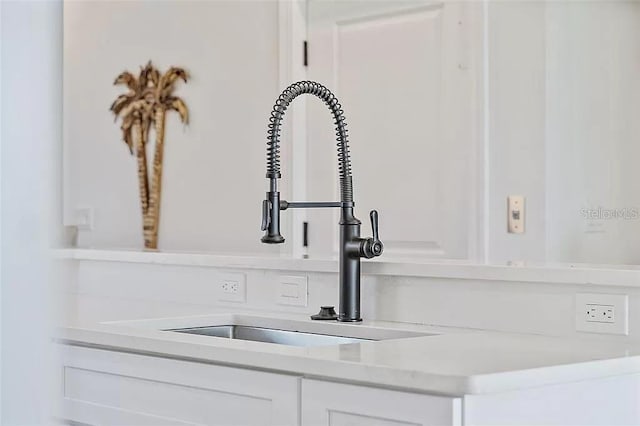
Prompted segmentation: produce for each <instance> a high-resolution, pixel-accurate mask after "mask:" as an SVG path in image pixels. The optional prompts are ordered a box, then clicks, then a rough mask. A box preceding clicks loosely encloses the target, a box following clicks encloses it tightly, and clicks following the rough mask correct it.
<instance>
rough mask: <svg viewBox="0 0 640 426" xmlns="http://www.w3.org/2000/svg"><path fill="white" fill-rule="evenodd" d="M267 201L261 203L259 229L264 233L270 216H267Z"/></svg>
mask: <svg viewBox="0 0 640 426" xmlns="http://www.w3.org/2000/svg"><path fill="white" fill-rule="evenodd" d="M269 207H270V206H269V200H263V201H262V226H261V227H260V229H262V230H263V231H266V230H267V228H268V227H269V221H270V217H269V216H270V215H269Z"/></svg>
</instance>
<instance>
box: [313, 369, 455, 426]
mask: <svg viewBox="0 0 640 426" xmlns="http://www.w3.org/2000/svg"><path fill="white" fill-rule="evenodd" d="M461 416H462V404H461V400H460V398H451V397H443V396H434V395H424V394H417V393H409V392H400V391H393V390H387V389H377V388H370V387H365V386H357V385H348V384H341V383H331V382H324V381H319V380H307V379H303V380H302V426H316V425H318V426H319V425H322V426H400V425H402V426H407V425H416V426H417V425H420V426H427V425H460V424H462V418H461Z"/></svg>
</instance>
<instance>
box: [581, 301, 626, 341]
mask: <svg viewBox="0 0 640 426" xmlns="http://www.w3.org/2000/svg"><path fill="white" fill-rule="evenodd" d="M576 330H578V331H586V332H590V333H607V334H624V335H627V334H629V296H627V295H626V294H601V293H578V294H576Z"/></svg>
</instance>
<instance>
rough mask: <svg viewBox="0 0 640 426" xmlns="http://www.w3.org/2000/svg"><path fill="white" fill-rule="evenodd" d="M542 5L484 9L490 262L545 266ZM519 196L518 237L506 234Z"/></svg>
mask: <svg viewBox="0 0 640 426" xmlns="http://www.w3.org/2000/svg"><path fill="white" fill-rule="evenodd" d="M544 11H545V4H544V2H537V1H532V2H491V3H489V7H488V14H489V15H488V25H489V29H488V30H489V33H488V34H489V40H488V41H489V43H488V52H487V54H488V59H487V60H488V61H489V64H488V66H489V72H488V83H489V93H488V97H489V104H488V105H489V111H488V116H489V123H488V125H489V138H488V141H485V143H487V144H488V152H489V155H488V161H487V164H485V167H488V174H489V184H488V187H487V197H488V212H487V213H488V218H489V224H488V230H487V238H488V258H489V260H490V261H492V262H502V261H520V260H537V261H539V260H544V248H545V245H544V244H545V239H544V238H545V226H546V221H545V194H544V185H545V176H544V171H545V139H544V138H545V134H544V128H545V127H544V126H545V60H544V59H545V37H544V31H545V25H544V23H545V21H544V18H545V14H544ZM509 195H524V196H525V197H526V213H527V216H526V218H525V226H526V230H525V233H524V234H509V233H507V197H508V196H509Z"/></svg>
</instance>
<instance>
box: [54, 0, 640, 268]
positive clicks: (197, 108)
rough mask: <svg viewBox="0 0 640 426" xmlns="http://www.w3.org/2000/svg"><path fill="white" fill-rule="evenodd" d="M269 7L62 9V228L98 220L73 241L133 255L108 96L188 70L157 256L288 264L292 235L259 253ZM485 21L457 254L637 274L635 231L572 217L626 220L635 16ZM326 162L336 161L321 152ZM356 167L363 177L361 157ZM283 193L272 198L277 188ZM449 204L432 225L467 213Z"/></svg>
mask: <svg viewBox="0 0 640 426" xmlns="http://www.w3.org/2000/svg"><path fill="white" fill-rule="evenodd" d="M278 10H279V5H278V3H277V2H276V1H275V0H273V1H242V2H231V1H226V2H225V1H208V2H198V1H194V2H189V1H187V2H145V1H135V2H88V1H87V2H69V3H67V4H66V6H65V20H66V21H65V36H66V37H65V65H66V66H65V82H66V85H65V88H66V89H65V90H66V93H65V100H66V103H65V158H66V162H65V175H66V179H65V195H66V197H65V221H66V223H67V224H69V225H72V224H74V220H75V217H74V209H75V208H76V207H83V206H89V207H92V208H93V209H94V210H95V223H94V230H93V231H91V232H82V233H81V236H80V239H79V241H80V244H81V245H84V246H97V247H135V248H139V247H141V246H142V238H141V224H140V213H139V210H140V209H139V201H138V192H137V175H136V166H135V159H134V158H132V157H130V156H129V155H128V151H127V149H126V147H125V146H124V144H123V143H122V142H121V140H120V132H119V128H118V125H116V124H114V123H113V120H112V117H111V115H110V113H109V112H108V110H107V109H108V106H109V104H110V102H111V100H112V99H113V98H115V96H116V95H117V94H118V93H120V91H121V90H122V89H121V88H114V87H112V86H111V82H112V80H113V77H114V76H115V75H117V74H118V73H119V72H120V71H122V70H123V69H135V68H136V67H137V66H139V65H141V64H143V63H144V62H145V61H146V60H147V59H153V60H154V61H155V62H156V63H157V64H158V65H159V66H160V67H161V68H166V67H167V66H169V65H172V64H176V65H182V66H185V67H186V68H188V69H189V70H190V72H191V74H192V77H193V78H192V80H191V81H190V82H189V83H188V84H186V85H180V86H179V87H178V94H179V95H180V96H183V97H184V98H185V100H186V101H187V103H188V104H189V106H190V109H191V113H192V122H191V125H190V126H189V127H188V128H186V129H183V127H182V126H181V124H180V123H179V121H178V119H177V117H175V116H173V117H170V118H169V122H168V129H167V145H166V155H165V158H166V159H165V175H164V188H163V189H164V192H163V199H162V201H163V204H162V215H161V234H160V248H161V249H164V250H206V251H224V252H242V253H247V252H262V253H265V252H273V253H278V252H279V251H284V252H290V251H291V250H292V244H291V241H292V240H291V239H289V244H285V245H284V246H280V247H272V246H266V245H263V244H260V243H259V241H258V239H259V237H260V232H259V230H258V224H259V213H260V212H259V203H260V200H261V199H262V198H263V193H264V191H265V189H266V184H267V182H266V179H265V178H264V162H265V161H264V160H265V134H266V128H267V123H268V114H269V111H270V108H271V106H272V103H273V101H274V99H275V97H276V96H277V95H278V93H279V91H280V89H281V88H282V86H284V84H285V83H287V82H288V81H289V80H290V76H288V77H285V80H282V76H285V75H286V73H284V74H283V73H282V71H283V70H282V67H281V66H280V65H279V61H281V60H282V57H281V56H280V54H281V53H282V50H281V49H282V45H280V46H279V42H281V39H279V36H280V33H279V31H283V28H284V26H283V24H282V22H284V21H281V20H280V19H279V16H278ZM486 10H487V13H488V15H487V17H486V19H485V21H484V24H486V25H488V28H487V32H486V34H487V37H488V40H487V43H486V47H487V51H486V52H484V53H485V54H486V60H487V61H488V64H487V71H488V74H487V76H486V78H487V82H486V83H487V89H488V90H487V91H486V93H484V96H487V97H488V103H487V105H488V111H481V110H480V109H479V108H478V111H476V114H477V117H476V119H477V120H478V122H481V121H482V120H483V118H484V115H483V114H485V113H486V114H487V116H486V117H488V121H487V123H486V124H487V125H488V139H487V140H485V141H484V144H486V151H485V153H484V154H486V158H484V157H483V155H480V153H478V155H477V157H474V158H477V164H474V165H473V166H472V168H473V169H475V171H478V173H477V180H480V176H481V175H482V170H483V169H484V168H486V169H487V173H486V177H487V178H488V181H487V182H486V183H476V182H472V183H471V184H470V185H478V188H479V189H481V190H482V189H483V190H484V191H485V192H484V194H480V195H478V198H480V199H481V200H480V202H479V203H477V202H476V200H473V201H472V202H470V203H469V204H470V205H473V204H480V205H482V202H483V200H482V198H483V197H486V205H485V207H486V211H478V212H473V214H476V215H477V216H478V218H477V219H476V220H471V225H470V224H469V223H467V222H468V220H469V219H468V218H467V216H465V215H464V214H460V217H461V218H462V219H461V220H459V222H460V223H459V226H458V229H467V228H468V229H471V231H469V232H474V231H473V228H474V227H475V226H476V225H475V224H476V223H477V224H478V225H477V228H478V230H477V234H479V235H482V236H484V237H480V238H478V239H476V238H475V236H474V237H473V238H471V237H470V238H469V241H470V242H469V245H470V246H471V245H474V244H477V245H478V246H479V247H477V248H476V249H474V248H473V247H470V248H469V250H468V252H469V253H470V256H472V257H474V256H475V255H474V253H478V254H479V255H478V256H475V257H474V259H473V260H482V255H483V254H484V255H485V257H486V258H487V259H488V260H489V261H490V262H505V261H549V262H559V261H561V262H592V263H607V262H610V263H633V264H637V263H638V262H640V258H638V256H639V255H638V254H637V253H640V250H638V249H639V248H640V247H639V246H640V237H638V238H636V237H631V236H632V235H640V232H639V231H640V229H639V228H640V220H626V221H622V220H608V221H604V220H595V221H593V220H592V221H587V220H585V219H584V218H583V217H582V216H581V214H580V209H582V208H585V207H604V208H624V207H631V208H640V192H638V191H636V190H635V186H636V184H635V182H637V181H638V178H640V176H638V172H637V170H638V168H637V167H635V159H636V158H638V155H637V154H638V150H640V148H637V147H636V145H637V144H636V143H635V139H636V138H635V136H634V135H637V134H639V133H640V132H639V131H640V128H638V126H640V124H638V123H640V122H639V121H638V120H635V118H634V117H637V116H639V115H640V103H639V101H638V99H640V96H638V95H640V93H638V92H639V91H640V85H639V84H636V83H634V82H635V81H637V79H635V78H634V77H633V75H634V74H633V73H634V72H635V71H634V70H636V69H637V68H638V63H639V62H640V57H638V55H635V54H633V52H637V51H639V49H638V47H640V46H637V44H638V43H640V42H639V41H638V40H640V37H638V31H640V30H639V29H638V28H640V27H639V26H638V25H636V23H637V22H638V20H640V4H638V3H637V2H621V1H620V2H619V1H615V2H592V3H589V2H587V3H585V2H572V3H567V2H559V3H558V2H542V1H522V2H520V1H519V2H502V1H491V2H489V4H488V7H487V9H486ZM141 16H144V19H141V18H140V17H141ZM477 24H478V25H482V24H483V23H482V22H478V23H477ZM159 28H161V29H162V30H161V31H159V30H158V29H159ZM479 45H480V44H479V43H478V44H477V45H476V44H469V46H470V47H469V48H472V47H473V46H479ZM473 48H476V47H473ZM292 49H293V50H295V46H294V45H293V47H292ZM311 49H312V52H313V47H312V48H311ZM98 52H99V53H98ZM471 56H473V55H471ZM477 70H478V72H479V71H480V67H478V68H477ZM279 76H280V77H279ZM480 78H482V76H480ZM469 102H473V103H474V105H477V104H476V102H477V100H469ZM325 115H326V114H325ZM289 118H290V117H289ZM477 129H478V131H480V130H481V126H478V127H477ZM362 133H366V132H362ZM290 134H291V133H290V132H289V130H288V129H285V130H284V131H283V135H284V136H285V138H286V137H288V136H289V135H290ZM282 146H283V155H284V161H285V164H283V170H291V171H292V172H294V173H297V174H296V175H297V176H303V175H304V174H305V173H304V172H303V171H301V170H298V171H297V172H295V171H294V170H293V167H290V165H287V163H286V162H287V161H288V154H289V150H290V148H291V144H290V142H288V141H284V142H283V144H282ZM298 146H300V144H299V145H298ZM639 146H640V145H639ZM354 149H355V146H354ZM300 152H302V153H303V154H302V155H304V149H302V150H301V151H300ZM309 152H311V151H309ZM327 155H332V157H331V159H330V161H335V159H334V158H333V157H334V156H333V154H332V153H331V150H327ZM485 161H486V162H485ZM317 163H318V161H317V158H315V159H309V161H308V162H307V164H308V165H309V167H308V170H309V171H310V173H309V174H308V176H309V179H316V181H317V180H318V179H322V180H323V182H324V180H325V179H326V182H327V184H331V183H332V182H333V176H328V174H327V173H333V170H334V169H333V168H331V167H328V166H327V167H325V166H326V165H325V164H324V163H322V170H325V172H323V173H321V174H318V173H315V172H314V170H315V169H314V168H313V167H316V165H317ZM300 164H303V165H304V163H303V162H301V163H296V165H297V166H298V169H300V168H301V167H302V166H300ZM356 164H359V166H358V168H359V169H362V167H363V162H362V161H358V158H354V166H355V165H356ZM364 164H366V163H364ZM317 167H320V166H317ZM475 171H470V172H469V173H470V174H471V175H473V174H474V173H475ZM292 174H293V173H292ZM318 176H320V177H318ZM316 181H310V182H309V184H310V185H311V187H313V183H314V182H316ZM281 182H282V184H283V188H282V191H283V193H284V197H285V198H286V197H287V193H288V192H289V187H290V185H291V183H292V179H291V175H289V174H288V175H286V176H285V177H284V178H283V179H282V181H281ZM472 192H473V191H471V193H472ZM479 192H482V191H479ZM298 193H299V194H300V193H302V194H304V191H299V192H298ZM443 193H445V192H443ZM465 194H466V192H465ZM512 194H517V195H524V196H525V197H526V206H527V207H526V213H527V215H526V219H525V222H526V232H525V234H522V235H517V234H509V233H507V230H506V222H507V220H506V216H507V212H506V198H507V196H508V195H512ZM635 194H638V195H635ZM445 201H447V202H446V203H445V202H443V203H441V204H442V205H446V206H448V207H447V208H444V209H443V210H444V211H445V212H446V211H449V210H455V209H456V208H455V207H452V206H462V207H461V209H462V210H469V209H468V208H466V207H464V204H463V203H460V202H458V201H457V200H454V201H452V200H445ZM447 203H449V204H447ZM434 208H435V207H434ZM408 210H409V209H408ZM456 212H457V213H459V212H458V210H456ZM452 216H453V215H452ZM485 216H486V220H485ZM364 219H366V218H364ZM292 220H293V214H292V212H288V213H285V214H283V221H284V222H285V227H286V226H288V224H290V223H291V221H292ZM332 224H333V221H331V222H329V221H327V222H322V223H319V224H318V226H314V227H312V228H313V229H314V230H313V231H312V232H314V233H316V234H315V237H316V240H319V239H320V238H321V237H322V235H333V233H334V231H335V229H334V228H331V226H333V225H332ZM455 226H456V223H455V222H453V223H449V226H448V227H446V229H447V230H449V229H451V228H455ZM367 228H368V227H367V226H365V227H364V229H365V230H366V229H367ZM443 228H444V227H443ZM367 231H368V230H367ZM381 231H382V230H381ZM469 232H467V233H469ZM475 233H476V232H474V234H475ZM319 234H322V235H319ZM291 236H293V235H291ZM313 236H314V235H312V237H313ZM287 237H288V238H289V237H290V234H289V235H287ZM484 238H486V241H484ZM322 254H323V255H324V254H326V252H323V253H322Z"/></svg>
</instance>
